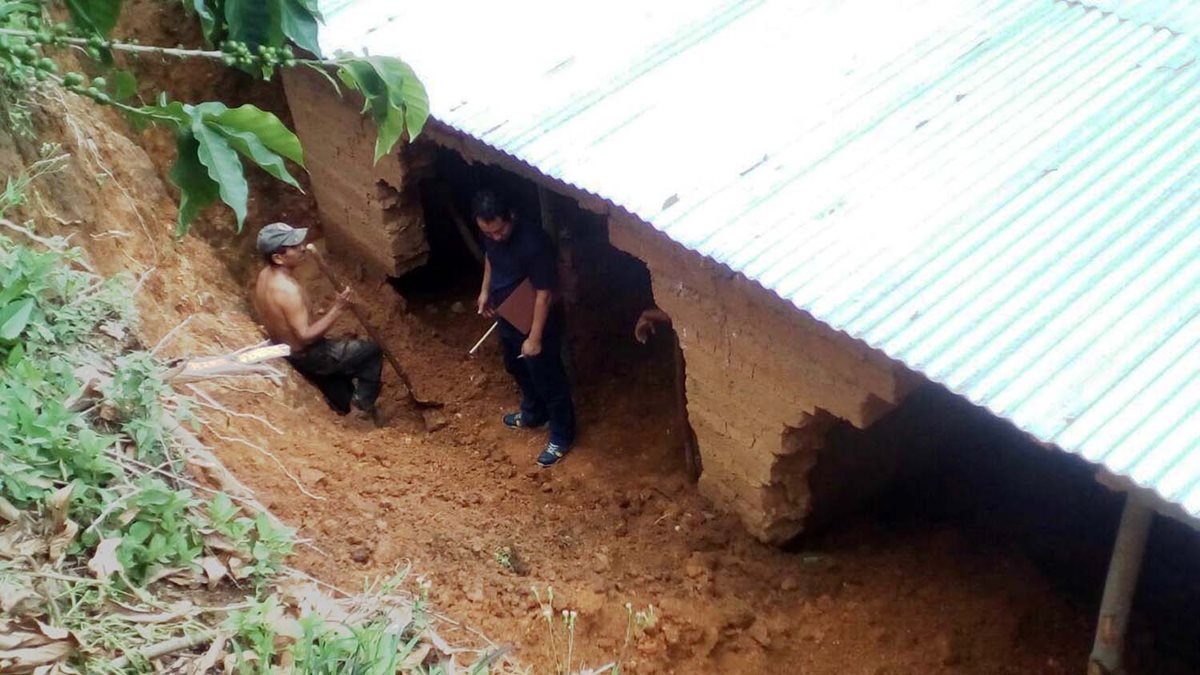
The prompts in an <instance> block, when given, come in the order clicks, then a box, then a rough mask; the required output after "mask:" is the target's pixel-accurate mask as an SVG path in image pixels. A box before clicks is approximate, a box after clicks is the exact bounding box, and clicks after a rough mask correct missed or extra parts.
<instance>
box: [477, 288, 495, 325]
mask: <svg viewBox="0 0 1200 675" xmlns="http://www.w3.org/2000/svg"><path fill="white" fill-rule="evenodd" d="M475 309H476V311H478V312H479V313H480V314H482V315H483V316H486V317H487V318H489V319H490V318H492V317H494V316H495V315H496V312H495V310H493V309H492V307H491V305H489V304H488V293H487V291H484V292H482V293H480V294H479V300H478V301H476V303H475Z"/></svg>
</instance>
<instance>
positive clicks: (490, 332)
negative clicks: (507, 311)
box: [467, 321, 500, 356]
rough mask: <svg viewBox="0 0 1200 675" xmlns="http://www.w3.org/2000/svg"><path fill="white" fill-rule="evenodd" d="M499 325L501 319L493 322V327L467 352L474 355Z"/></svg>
mask: <svg viewBox="0 0 1200 675" xmlns="http://www.w3.org/2000/svg"><path fill="white" fill-rule="evenodd" d="M499 325H500V322H499V321H495V322H493V323H492V327H491V328H489V329H487V332H486V333H484V334H483V337H481V338H479V342H476V343H475V346H474V347H471V351H469V352H467V354H468V355H471V356H473V355H474V354H475V351H476V350H478V349H479V346H480V345H482V344H483V341H484V340H486V339H488V336H489V335H491V334H492V331H494V330H496V326H499Z"/></svg>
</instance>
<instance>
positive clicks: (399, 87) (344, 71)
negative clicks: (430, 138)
mask: <svg viewBox="0 0 1200 675" xmlns="http://www.w3.org/2000/svg"><path fill="white" fill-rule="evenodd" d="M339 66H340V68H339V70H338V77H339V78H340V79H341V80H342V82H344V83H345V84H346V85H347V86H349V87H352V88H354V89H357V90H358V91H360V92H362V94H363V97H364V98H365V104H364V107H363V111H364V112H366V111H370V113H371V117H372V119H374V120H375V125H376V126H377V127H378V129H379V135H378V137H377V138H376V139H375V161H376V162H378V161H379V158H380V157H383V156H384V155H386V154H387V153H389V152H391V150H392V148H393V147H395V145H396V143H397V142H398V141H399V140H400V138H401V137H402V136H403V135H404V130H405V129H408V135H409V138H410V139H412V138H416V137H417V135H418V134H419V133H421V129H423V128H424V126H425V121H426V120H427V119H428V118H429V96H428V94H427V93H426V92H425V86H424V85H423V84H421V80H420V79H419V78H417V75H416V73H414V72H413V70H412V68H410V67H409V66H408V64H406V63H404V62H403V61H401V60H400V59H397V58H394V57H390V56H372V57H368V58H365V59H347V60H344V61H342V62H341V63H340V64H339Z"/></svg>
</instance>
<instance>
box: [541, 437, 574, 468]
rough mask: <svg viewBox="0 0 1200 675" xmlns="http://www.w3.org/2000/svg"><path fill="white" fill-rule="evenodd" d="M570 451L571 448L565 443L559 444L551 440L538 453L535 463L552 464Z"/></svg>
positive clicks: (556, 462)
mask: <svg viewBox="0 0 1200 675" xmlns="http://www.w3.org/2000/svg"><path fill="white" fill-rule="evenodd" d="M570 451H571V448H570V447H568V446H566V445H559V444H557V443H553V442H551V443H547V444H546V447H545V449H543V450H542V454H540V455H538V458H537V463H538V465H539V466H554V465H555V464H558V463H559V461H561V460H562V458H563V457H566V456H567V453H568V452H570Z"/></svg>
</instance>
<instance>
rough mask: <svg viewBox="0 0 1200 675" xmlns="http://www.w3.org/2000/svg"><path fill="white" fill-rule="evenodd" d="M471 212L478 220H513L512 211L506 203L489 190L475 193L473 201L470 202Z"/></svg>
mask: <svg viewBox="0 0 1200 675" xmlns="http://www.w3.org/2000/svg"><path fill="white" fill-rule="evenodd" d="M471 212H472V213H473V214H474V215H475V218H476V219H478V220H495V219H497V218H502V219H504V220H509V221H511V220H512V219H513V211H512V209H511V208H509V206H508V202H506V201H504V199H503V198H502V197H500V196H499V195H497V194H496V193H495V192H492V191H491V190H480V191H479V192H476V193H475V199H473V200H471Z"/></svg>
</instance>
